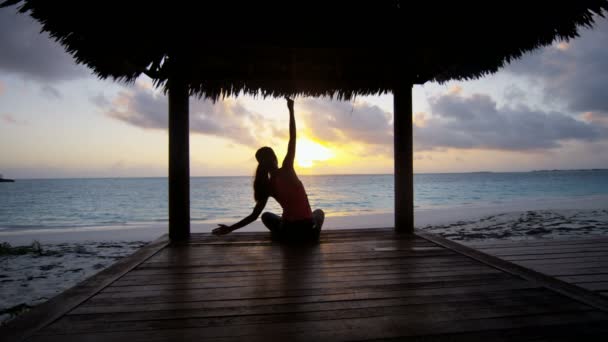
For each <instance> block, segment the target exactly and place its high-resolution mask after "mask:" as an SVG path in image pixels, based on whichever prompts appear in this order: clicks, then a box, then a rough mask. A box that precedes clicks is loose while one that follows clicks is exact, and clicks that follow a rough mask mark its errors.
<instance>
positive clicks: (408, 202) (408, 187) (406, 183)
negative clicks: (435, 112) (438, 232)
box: [393, 84, 414, 233]
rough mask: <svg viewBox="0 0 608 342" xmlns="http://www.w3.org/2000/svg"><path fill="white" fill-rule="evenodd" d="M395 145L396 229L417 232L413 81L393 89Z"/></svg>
mask: <svg viewBox="0 0 608 342" xmlns="http://www.w3.org/2000/svg"><path fill="white" fill-rule="evenodd" d="M393 101H394V112H393V113H394V114H393V116H394V118H393V129H394V145H395V146H394V147H395V230H396V231H398V232H405V233H413V232H414V149H413V138H412V137H413V131H412V85H411V84H404V85H400V86H397V87H395V89H394V90H393Z"/></svg>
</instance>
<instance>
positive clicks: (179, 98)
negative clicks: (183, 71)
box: [168, 76, 190, 240]
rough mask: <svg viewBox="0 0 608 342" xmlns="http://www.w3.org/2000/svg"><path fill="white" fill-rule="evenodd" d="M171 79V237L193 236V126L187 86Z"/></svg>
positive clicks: (180, 81)
mask: <svg viewBox="0 0 608 342" xmlns="http://www.w3.org/2000/svg"><path fill="white" fill-rule="evenodd" d="M168 82H169V84H168V85H169V237H170V238H171V240H186V239H188V238H189V237H190V146H189V145H190V143H189V141H190V139H189V135H190V128H189V108H188V100H189V94H188V85H187V84H186V83H185V82H184V81H183V80H181V79H180V78H179V77H176V76H172V77H170V78H169V80H168Z"/></svg>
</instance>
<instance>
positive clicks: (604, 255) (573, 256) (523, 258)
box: [489, 252, 608, 261]
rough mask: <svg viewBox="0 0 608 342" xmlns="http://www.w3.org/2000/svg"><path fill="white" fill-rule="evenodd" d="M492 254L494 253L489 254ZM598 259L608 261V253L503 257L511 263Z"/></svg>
mask: <svg viewBox="0 0 608 342" xmlns="http://www.w3.org/2000/svg"><path fill="white" fill-rule="evenodd" d="M489 254H492V253H489ZM589 257H593V258H598V259H608V252H573V253H551V254H546V253H544V254H525V255H509V256H507V257H504V256H503V257H502V259H507V260H509V261H515V260H517V261H526V260H547V259H564V258H569V259H577V258H589Z"/></svg>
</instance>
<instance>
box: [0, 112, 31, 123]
mask: <svg viewBox="0 0 608 342" xmlns="http://www.w3.org/2000/svg"><path fill="white" fill-rule="evenodd" d="M0 120H1V121H2V122H4V123H5V124H9V125H27V124H28V122H27V121H25V120H19V119H17V118H15V117H14V116H12V115H11V114H3V115H2V116H0Z"/></svg>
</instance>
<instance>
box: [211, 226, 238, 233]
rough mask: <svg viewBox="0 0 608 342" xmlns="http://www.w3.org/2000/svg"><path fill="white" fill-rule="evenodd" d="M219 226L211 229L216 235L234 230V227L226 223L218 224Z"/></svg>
mask: <svg viewBox="0 0 608 342" xmlns="http://www.w3.org/2000/svg"><path fill="white" fill-rule="evenodd" d="M218 226H219V227H217V228H215V229H214V230H212V231H211V232H212V233H213V234H214V235H226V234H228V233H231V232H232V231H233V230H234V229H232V227H229V226H227V225H225V224H218Z"/></svg>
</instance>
